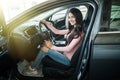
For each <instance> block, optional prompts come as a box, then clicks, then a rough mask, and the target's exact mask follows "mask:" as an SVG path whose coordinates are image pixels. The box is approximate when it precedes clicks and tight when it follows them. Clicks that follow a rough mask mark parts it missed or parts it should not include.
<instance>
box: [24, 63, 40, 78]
mask: <svg viewBox="0 0 120 80" xmlns="http://www.w3.org/2000/svg"><path fill="white" fill-rule="evenodd" d="M23 74H24V75H28V76H29V75H37V74H38V71H37V69H34V68H32V67H31V66H30V65H28V66H26V68H25V69H24V70H23Z"/></svg>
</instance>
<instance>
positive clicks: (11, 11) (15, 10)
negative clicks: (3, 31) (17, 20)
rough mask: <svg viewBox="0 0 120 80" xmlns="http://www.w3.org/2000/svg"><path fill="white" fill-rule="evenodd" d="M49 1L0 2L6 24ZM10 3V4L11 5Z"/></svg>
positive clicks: (12, 0)
mask: <svg viewBox="0 0 120 80" xmlns="http://www.w3.org/2000/svg"><path fill="white" fill-rule="evenodd" d="M45 1H47V0H0V4H1V5H2V9H3V12H4V16H5V21H6V23H8V22H9V20H10V19H12V18H13V17H15V16H17V15H18V14H20V13H22V12H23V11H25V10H27V9H29V8H31V7H33V6H35V5H37V4H39V3H42V2H45ZM9 3H10V4H9Z"/></svg>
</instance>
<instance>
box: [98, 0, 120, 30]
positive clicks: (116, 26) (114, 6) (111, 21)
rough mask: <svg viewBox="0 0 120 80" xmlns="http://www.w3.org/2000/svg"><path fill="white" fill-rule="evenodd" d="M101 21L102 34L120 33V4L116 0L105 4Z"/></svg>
mask: <svg viewBox="0 0 120 80" xmlns="http://www.w3.org/2000/svg"><path fill="white" fill-rule="evenodd" d="M101 19H102V20H101V28H100V31H101V32H106V31H109V32H110V31H120V4H119V3H118V2H117V1H115V0H112V3H108V5H106V4H104V7H103V13H102V18H101Z"/></svg>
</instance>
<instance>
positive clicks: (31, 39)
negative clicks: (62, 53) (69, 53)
mask: <svg viewBox="0 0 120 80" xmlns="http://www.w3.org/2000/svg"><path fill="white" fill-rule="evenodd" d="M107 1H108V2H109V0H107ZM108 2H107V3H108ZM118 2H119V1H118ZM112 4H113V6H112V7H110V6H111V3H109V4H108V5H109V6H108V5H106V4H104V7H103V9H104V12H103V13H102V16H101V23H100V24H101V25H100V27H101V28H100V30H99V32H98V34H97V35H96V36H95V40H94V41H93V42H92V41H90V39H91V38H90V36H91V31H92V28H93V27H92V26H93V22H94V19H95V15H96V10H97V9H96V6H93V5H91V4H88V3H82V4H81V3H77V4H73V5H67V6H62V7H57V8H54V9H52V10H46V11H45V12H42V13H39V14H38V15H36V14H35V15H36V16H34V17H31V18H30V19H28V20H26V21H25V22H23V23H22V24H20V25H17V26H16V27H15V28H14V29H13V30H12V31H11V33H10V35H9V37H8V39H6V38H5V37H1V40H0V43H1V46H2V47H0V63H1V64H0V68H1V69H0V80H6V79H9V80H12V79H13V80H38V79H42V80H77V79H76V78H78V79H81V80H87V79H88V78H90V79H91V80H98V79H96V77H98V76H96V77H94V78H93V76H95V75H96V72H98V75H102V74H103V73H102V70H101V69H99V68H100V67H101V66H103V65H104V64H108V65H110V64H112V60H113V59H111V58H112V57H110V59H109V60H106V59H107V58H104V57H101V55H102V54H100V53H102V52H101V51H102V50H103V48H104V49H106V50H105V51H104V50H103V53H104V54H105V55H106V53H105V52H106V51H108V52H109V53H110V56H112V55H113V54H112V52H111V49H113V50H114V51H113V53H116V54H118V53H119V50H118V49H119V45H118V44H119V40H120V38H119V37H118V35H119V33H114V32H113V33H111V34H108V33H109V32H110V31H119V30H120V28H119V26H120V23H119V22H120V21H119V20H120V17H119V11H120V9H119V8H118V6H119V3H118V4H117V3H114V2H113V3H112ZM116 4H117V7H116ZM71 6H72V7H76V8H78V9H80V11H81V12H82V15H83V20H84V25H83V26H84V31H85V35H84V38H83V41H82V44H81V45H80V47H79V48H78V49H77V51H76V52H75V54H74V55H73V57H72V59H71V66H66V65H63V64H61V63H58V62H56V61H54V60H53V59H52V58H50V57H49V56H46V57H44V58H43V60H42V64H43V65H42V68H40V70H39V71H38V72H39V74H38V75H24V74H23V73H22V72H23V70H24V69H25V68H26V66H27V65H28V64H29V63H30V62H31V61H34V60H35V58H36V56H37V55H38V53H39V51H40V45H39V44H40V43H39V42H40V40H41V37H40V36H39V35H40V34H41V33H42V32H44V31H47V32H48V33H49V34H50V36H51V40H52V43H53V44H54V45H56V46H65V45H66V39H65V36H63V35H56V34H54V33H53V32H52V31H50V30H49V29H48V28H47V27H46V25H44V24H41V23H40V22H39V21H40V20H42V19H45V20H47V21H49V22H51V24H52V25H54V26H55V27H56V28H57V29H61V30H62V29H66V28H67V27H66V26H67V25H68V23H67V21H68V18H67V11H68V10H69V9H70V8H71ZM110 8H111V9H110ZM110 12H111V14H110ZM114 13H116V14H115V15H114V16H111V15H112V14H114ZM106 15H108V16H106ZM116 15H117V17H116ZM27 16H28V15H27ZM25 18H26V17H25ZM15 25H16V24H15ZM106 32H108V33H106ZM0 34H1V33H0ZM103 38H104V40H103ZM112 42H113V43H112ZM6 45H7V46H6ZM110 45H111V46H110ZM116 45H117V46H116ZM112 47H115V48H112ZM116 49H117V51H115V50H116ZM96 53H97V55H96ZM104 54H103V55H104ZM103 55H102V56H103ZM90 57H91V59H90ZM116 57H117V55H114V57H113V58H116ZM6 58H7V60H6ZM99 58H100V59H99ZM101 58H102V59H101ZM117 59H118V57H117ZM104 61H105V62H104ZM108 61H110V63H107V62H108ZM8 62H9V63H8ZM87 63H89V64H87ZM96 64H97V65H96ZM115 66H117V63H115ZM118 67H119V66H118ZM118 67H117V68H118ZM111 68H112V67H110V69H107V67H106V66H105V68H104V69H105V71H106V73H105V72H104V73H105V74H106V75H105V76H103V77H109V75H107V70H109V72H110V70H111ZM114 68H115V67H114ZM1 72H2V73H1ZM99 72H100V73H99ZM112 72H114V70H113V69H112ZM89 73H90V74H89ZM116 75H117V73H116ZM116 75H114V76H116ZM80 77H81V78H80ZM101 80H103V78H101ZM106 80H107V78H106Z"/></svg>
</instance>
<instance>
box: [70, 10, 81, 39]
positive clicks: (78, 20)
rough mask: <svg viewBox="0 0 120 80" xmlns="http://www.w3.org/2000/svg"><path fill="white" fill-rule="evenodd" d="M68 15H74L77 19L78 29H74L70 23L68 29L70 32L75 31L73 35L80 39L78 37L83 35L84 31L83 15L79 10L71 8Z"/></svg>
mask: <svg viewBox="0 0 120 80" xmlns="http://www.w3.org/2000/svg"><path fill="white" fill-rule="evenodd" d="M68 13H72V14H73V15H74V17H75V20H76V27H75V28H74V26H73V25H71V24H70V23H69V27H68V28H69V30H70V31H72V30H74V31H73V32H74V33H73V35H74V36H77V37H78V36H80V35H81V32H82V31H83V16H82V13H81V11H80V10H79V9H77V8H71V9H70V10H69V12H68Z"/></svg>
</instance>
